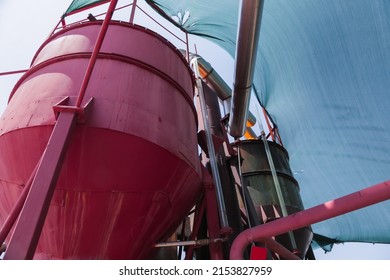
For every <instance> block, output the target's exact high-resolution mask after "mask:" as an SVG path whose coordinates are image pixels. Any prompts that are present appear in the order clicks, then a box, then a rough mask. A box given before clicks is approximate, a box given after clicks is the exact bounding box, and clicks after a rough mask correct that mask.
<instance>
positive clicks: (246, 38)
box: [229, 0, 264, 138]
mask: <svg viewBox="0 0 390 280" xmlns="http://www.w3.org/2000/svg"><path fill="white" fill-rule="evenodd" d="M263 6H264V0H241V8H240V18H239V25H238V33H237V47H236V55H235V70H234V84H233V93H232V100H231V104H232V106H231V107H232V109H231V112H230V118H229V133H230V135H231V136H233V137H235V138H238V137H241V136H242V135H244V132H245V123H246V120H247V118H248V110H249V102H250V95H251V89H252V84H253V75H254V71H255V63H256V56H257V46H258V41H259V36H260V25H261V17H262V13H263Z"/></svg>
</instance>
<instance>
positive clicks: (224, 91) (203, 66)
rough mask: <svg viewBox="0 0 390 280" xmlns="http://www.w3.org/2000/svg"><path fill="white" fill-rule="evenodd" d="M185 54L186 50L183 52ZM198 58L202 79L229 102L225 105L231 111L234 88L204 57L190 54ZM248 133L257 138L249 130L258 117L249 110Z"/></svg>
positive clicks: (191, 56) (221, 97)
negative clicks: (227, 105)
mask: <svg viewBox="0 0 390 280" xmlns="http://www.w3.org/2000/svg"><path fill="white" fill-rule="evenodd" d="M182 53H183V54H184V52H182ZM194 58H197V59H198V66H199V74H200V77H201V78H202V80H203V81H204V82H205V83H206V84H207V85H208V86H209V87H210V88H212V89H213V90H214V91H215V93H216V94H217V96H218V98H219V99H220V100H222V101H226V102H228V103H229V108H226V107H225V110H226V111H227V112H230V98H231V97H232V89H231V88H230V87H229V86H228V85H227V83H226V82H225V81H224V79H223V78H222V77H221V76H220V75H219V74H218V72H217V71H215V69H214V68H213V67H212V66H211V64H210V63H209V62H207V61H206V60H205V59H204V58H203V57H201V56H199V55H196V54H192V53H191V54H190V60H192V59H194ZM245 124H246V127H247V130H246V133H247V135H248V136H249V137H253V138H256V135H255V133H254V132H253V130H249V129H250V127H252V126H254V125H255V124H256V117H255V116H254V115H253V114H252V112H250V111H249V112H248V117H247V119H246V123H245Z"/></svg>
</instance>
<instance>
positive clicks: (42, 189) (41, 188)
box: [4, 112, 77, 260]
mask: <svg viewBox="0 0 390 280" xmlns="http://www.w3.org/2000/svg"><path fill="white" fill-rule="evenodd" d="M76 116H77V113H76V112H61V113H60V114H59V116H58V119H57V122H56V124H55V126H54V129H53V132H52V134H51V136H50V139H49V141H48V143H47V146H46V149H45V151H44V153H43V156H42V160H41V162H40V164H39V166H38V170H37V174H36V176H35V178H34V180H33V182H32V185H31V189H30V192H29V194H28V197H27V199H26V202H25V204H24V207H23V210H22V212H21V214H20V218H19V221H18V222H17V224H16V227H15V231H14V233H13V235H12V237H11V240H10V242H9V245H8V249H7V251H6V253H5V256H4V259H8V260H11V259H13V260H23V259H32V258H33V256H34V253H35V249H36V246H37V244H38V241H39V237H40V234H41V231H42V227H43V224H44V222H45V219H46V215H47V212H48V209H49V205H50V201H51V199H52V196H53V193H54V189H55V186H56V183H57V179H58V176H59V173H60V170H61V166H62V162H63V160H64V155H65V151H66V149H67V146H68V143H69V139H70V136H71V134H72V132H73V130H74V128H75V124H76Z"/></svg>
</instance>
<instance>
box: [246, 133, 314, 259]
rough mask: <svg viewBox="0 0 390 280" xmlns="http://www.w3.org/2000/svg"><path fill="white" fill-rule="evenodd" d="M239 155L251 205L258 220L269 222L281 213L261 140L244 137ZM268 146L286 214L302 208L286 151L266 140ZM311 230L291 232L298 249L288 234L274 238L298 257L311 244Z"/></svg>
mask: <svg viewBox="0 0 390 280" xmlns="http://www.w3.org/2000/svg"><path fill="white" fill-rule="evenodd" d="M239 145H240V154H241V158H242V165H241V171H242V177H243V184H245V185H246V186H247V187H248V191H249V193H250V196H251V199H252V201H253V204H254V206H255V208H256V212H257V215H258V216H259V218H260V219H261V223H266V222H272V220H275V219H277V218H279V217H281V216H282V210H281V209H282V208H281V205H280V201H279V198H278V195H277V192H276V188H275V183H274V180H273V177H272V173H271V169H270V164H269V162H268V158H267V155H266V151H265V147H264V142H263V140H261V139H260V140H246V141H242V142H240V143H239ZM268 146H269V149H270V153H271V156H272V160H273V163H274V167H275V171H276V174H277V177H278V180H279V184H280V188H281V192H282V195H283V199H284V202H285V207H286V210H287V213H288V214H289V215H290V214H293V213H296V212H299V211H301V210H303V209H304V207H303V203H302V200H301V196H300V193H299V185H298V182H297V181H296V180H295V179H294V177H293V174H292V172H291V168H290V163H289V155H288V153H287V151H286V150H285V149H284V148H283V147H282V146H280V145H279V144H277V143H275V142H270V141H268ZM312 236H313V233H312V231H311V229H310V228H309V227H305V228H302V229H298V230H296V231H294V238H295V242H296V245H297V248H293V246H292V244H291V243H290V238H289V236H288V234H284V235H280V236H278V237H276V239H277V241H279V242H280V243H281V244H283V245H284V246H286V247H287V248H289V249H290V250H291V251H292V250H297V251H296V252H297V253H298V254H299V255H300V257H301V258H304V257H305V254H306V252H307V250H308V248H309V246H310V243H311V239H312Z"/></svg>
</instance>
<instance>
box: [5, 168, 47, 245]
mask: <svg viewBox="0 0 390 280" xmlns="http://www.w3.org/2000/svg"><path fill="white" fill-rule="evenodd" d="M39 164H40V160H39V161H38V164H37V165H36V166H35V168H34V170H33V172H32V173H31V175H30V178H28V180H27V182H26V184H25V186H24V188H23V191H22V193H21V194H20V196H19V198H18V200H17V201H16V204H15V206H14V207H13V208H12V210H11V213H10V214H9V215H8V217H7V219H6V220H5V223H4V225H3V226H2V228H1V230H0V245H1V244H3V243H4V241H5V239H6V238H7V236H8V234H9V232H10V231H11V229H12V227H13V225H14V224H15V221H16V219H17V218H18V217H19V214H20V212H21V211H22V208H23V205H24V202H25V201H26V198H27V195H28V192H29V191H30V188H31V184H32V181H33V180H34V178H35V174H36V173H37V169H38V166H39Z"/></svg>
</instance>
